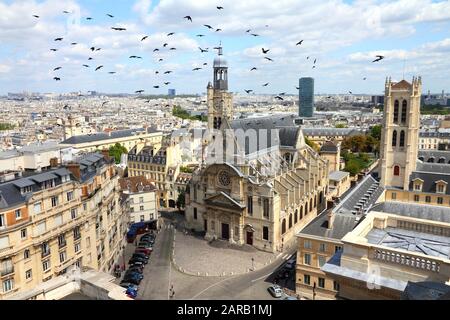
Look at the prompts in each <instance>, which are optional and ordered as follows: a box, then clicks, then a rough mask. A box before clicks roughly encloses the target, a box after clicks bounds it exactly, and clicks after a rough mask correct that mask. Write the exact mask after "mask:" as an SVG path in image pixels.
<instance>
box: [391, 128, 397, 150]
mask: <svg viewBox="0 0 450 320" xmlns="http://www.w3.org/2000/svg"><path fill="white" fill-rule="evenodd" d="M392 146H393V147H396V146H397V130H394V132H393V133H392Z"/></svg>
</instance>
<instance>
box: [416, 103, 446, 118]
mask: <svg viewBox="0 0 450 320" xmlns="http://www.w3.org/2000/svg"><path fill="white" fill-rule="evenodd" d="M420 113H421V114H426V115H443V116H446V115H449V114H450V107H449V106H441V105H423V106H422V108H421V110H420Z"/></svg>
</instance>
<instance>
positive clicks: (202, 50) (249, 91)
mask: <svg viewBox="0 0 450 320" xmlns="http://www.w3.org/2000/svg"><path fill="white" fill-rule="evenodd" d="M216 8H217V10H224V7H222V6H217V7H216ZM63 13H64V14H69V13H70V12H69V11H63ZM106 16H107V17H109V18H111V19H113V18H114V16H113V15H112V14H109V13H107V14H106ZM33 17H35V18H36V19H39V18H40V16H39V15H33ZM183 19H185V20H186V21H188V22H191V23H193V19H192V16H190V15H187V16H184V17H183ZM86 20H88V21H89V20H93V18H92V17H86ZM203 26H204V27H205V28H207V29H208V30H210V31H212V32H214V33H217V32H221V31H223V30H222V29H220V28H214V27H212V26H211V25H208V24H205V25H203ZM266 27H269V26H268V25H266ZM111 30H113V31H117V32H123V31H127V29H126V28H124V27H111ZM245 33H246V34H249V35H250V36H252V37H260V35H259V34H257V33H254V32H252V29H248V30H246V31H245ZM173 35H175V33H174V32H170V33H167V35H166V36H167V38H169V37H171V36H173ZM149 37H150V36H148V35H145V36H143V37H142V38H141V42H143V41H146V40H147V39H148V38H149ZM196 37H198V38H203V37H206V35H205V34H197V35H196ZM63 40H64V38H63V37H58V38H55V39H54V41H55V42H62V41H63ZM303 42H304V40H300V41H298V42H297V43H296V44H295V45H296V46H297V47H298V46H301V45H302V44H303ZM70 45H71V46H76V45H78V43H77V42H72V43H70ZM168 47H169V43H168V42H166V43H164V44H163V45H162V48H161V49H160V48H155V49H154V50H153V53H158V52H160V51H161V50H163V48H168ZM198 49H199V50H200V53H208V52H209V48H201V47H199V48H198ZM213 49H219V48H218V47H215V48H213ZM58 50H59V49H57V48H51V49H50V51H52V52H57V51H58ZM90 50H91V51H92V53H95V52H98V51H100V50H102V48H96V47H94V46H93V47H91V48H90ZM166 50H167V49H166ZM175 50H177V48H176V47H169V49H168V51H175ZM261 52H262V55H263V58H264V60H266V61H269V62H275V61H274V59H272V58H270V57H268V56H267V54H268V53H269V52H270V49H266V48H261ZM310 58H311V57H310V56H308V57H306V59H307V60H310ZM384 58H385V57H384V56H381V55H377V56H376V59H375V60H373V61H372V62H373V63H375V62H379V61H381V60H383V59H384ZM129 59H143V57H141V56H137V55H131V56H129ZM87 60H88V61H93V60H94V58H93V57H89V58H88V59H87ZM163 61H164V59H163V58H159V59H158V62H163ZM310 61H313V66H312V69H315V68H316V66H317V65H316V63H317V58H314V60H313V59H312V58H311V60H310ZM207 65H208V63H207V62H205V63H203V66H207ZM82 67H84V68H91V65H90V64H87V63H85V64H83V65H82ZM104 67H105V66H104V65H101V64H100V65H97V66H95V69H94V70H95V72H97V71H99V70H101V69H103V68H104ZM61 69H62V67H61V66H58V67H55V68H54V69H53V72H56V71H59V70H61ZM202 69H203V68H202V67H196V68H193V69H192V71H194V72H195V71H199V70H202ZM257 70H258V67H252V68H251V69H250V71H251V72H252V71H257ZM108 73H109V74H111V75H114V74H116V73H117V72H116V71H109V72H108ZM171 73H173V71H171V70H167V71H164V72H160V71H155V74H156V75H159V74H164V75H169V74H171ZM53 80H55V81H61V77H60V76H55V77H53ZM363 80H367V77H364V78H363ZM170 83H171V82H170V81H164V82H163V84H164V85H165V86H168V85H169V84H170ZM269 85H270V83H269V82H267V83H264V84H263V85H262V87H268V86H269ZM161 86H162V85H155V86H153V88H154V89H159V88H160V87H161ZM295 88H296V89H297V90H299V89H300V88H299V87H297V86H296V87H295ZM244 91H245V92H246V93H247V94H252V93H254V90H253V89H247V90H244ZM144 92H145V90H136V91H135V93H136V94H142V93H144ZM349 93H350V94H353V93H352V92H351V91H349ZM285 95H286V93H284V92H283V93H280V94H278V95H277V96H276V97H275V99H276V100H280V101H282V100H284V98H283V96H285ZM329 98H331V97H329ZM148 102H149V101H148Z"/></svg>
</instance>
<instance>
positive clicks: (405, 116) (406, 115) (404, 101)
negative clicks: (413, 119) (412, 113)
mask: <svg viewBox="0 0 450 320" xmlns="http://www.w3.org/2000/svg"><path fill="white" fill-rule="evenodd" d="M407 110H408V102H407V101H406V100H403V103H402V123H406V118H407V117H408V114H407Z"/></svg>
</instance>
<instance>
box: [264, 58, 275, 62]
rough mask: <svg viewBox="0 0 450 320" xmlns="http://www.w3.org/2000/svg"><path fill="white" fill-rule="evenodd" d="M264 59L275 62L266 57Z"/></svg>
mask: <svg viewBox="0 0 450 320" xmlns="http://www.w3.org/2000/svg"><path fill="white" fill-rule="evenodd" d="M264 59H266V60H268V61H272V62H273V60H272V59H270V58H269V57H264Z"/></svg>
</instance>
